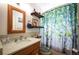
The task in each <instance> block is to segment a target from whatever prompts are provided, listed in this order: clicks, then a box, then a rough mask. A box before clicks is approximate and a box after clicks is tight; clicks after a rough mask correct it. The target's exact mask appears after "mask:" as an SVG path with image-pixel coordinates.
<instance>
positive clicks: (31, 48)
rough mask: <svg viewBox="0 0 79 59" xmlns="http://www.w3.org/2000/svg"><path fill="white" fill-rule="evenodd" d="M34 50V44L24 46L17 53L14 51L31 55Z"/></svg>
mask: <svg viewBox="0 0 79 59" xmlns="http://www.w3.org/2000/svg"><path fill="white" fill-rule="evenodd" d="M32 51H33V46H29V47H27V48H24V49H22V50H20V51H18V52H16V53H14V55H31V53H32Z"/></svg>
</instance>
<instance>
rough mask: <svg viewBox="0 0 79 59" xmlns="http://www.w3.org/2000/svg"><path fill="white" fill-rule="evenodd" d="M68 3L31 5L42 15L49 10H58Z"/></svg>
mask: <svg viewBox="0 0 79 59" xmlns="http://www.w3.org/2000/svg"><path fill="white" fill-rule="evenodd" d="M64 4H66V3H60V4H56V3H30V5H31V6H32V7H33V8H35V9H36V10H37V11H40V12H41V13H43V12H45V11H47V10H49V9H51V8H52V9H53V8H56V7H58V6H61V5H64Z"/></svg>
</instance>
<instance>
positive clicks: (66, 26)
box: [40, 4, 77, 50]
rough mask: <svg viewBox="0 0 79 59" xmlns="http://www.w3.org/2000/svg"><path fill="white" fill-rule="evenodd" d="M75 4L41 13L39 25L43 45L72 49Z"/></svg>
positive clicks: (74, 33) (74, 30) (74, 34)
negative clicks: (42, 27) (41, 27)
mask: <svg viewBox="0 0 79 59" xmlns="http://www.w3.org/2000/svg"><path fill="white" fill-rule="evenodd" d="M76 7H77V5H76V4H68V5H64V6H61V7H58V8H55V9H52V10H49V11H47V12H45V13H43V15H44V17H43V18H41V21H40V25H41V26H44V29H41V32H40V33H41V36H42V40H41V43H42V44H43V45H45V46H48V47H51V48H54V49H59V50H63V49H64V48H65V49H72V43H73V40H74V39H76V29H75V28H76V20H77V19H76Z"/></svg>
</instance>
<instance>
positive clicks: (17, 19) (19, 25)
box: [12, 10, 23, 30]
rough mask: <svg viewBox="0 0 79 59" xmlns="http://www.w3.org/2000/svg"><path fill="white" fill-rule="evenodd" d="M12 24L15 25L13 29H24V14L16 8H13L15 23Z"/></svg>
mask: <svg viewBox="0 0 79 59" xmlns="http://www.w3.org/2000/svg"><path fill="white" fill-rule="evenodd" d="M16 16H17V17H16ZM12 26H13V27H12V30H23V14H22V13H20V12H18V11H16V10H13V25H12Z"/></svg>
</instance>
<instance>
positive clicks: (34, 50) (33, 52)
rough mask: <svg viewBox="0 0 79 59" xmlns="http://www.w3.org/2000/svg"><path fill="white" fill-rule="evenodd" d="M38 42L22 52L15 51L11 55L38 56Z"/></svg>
mask: <svg viewBox="0 0 79 59" xmlns="http://www.w3.org/2000/svg"><path fill="white" fill-rule="evenodd" d="M39 49H40V42H37V43H34V44H33V45H30V46H28V47H26V48H24V49H22V50H19V51H17V52H16V53H14V54H13V55H36V54H39Z"/></svg>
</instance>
